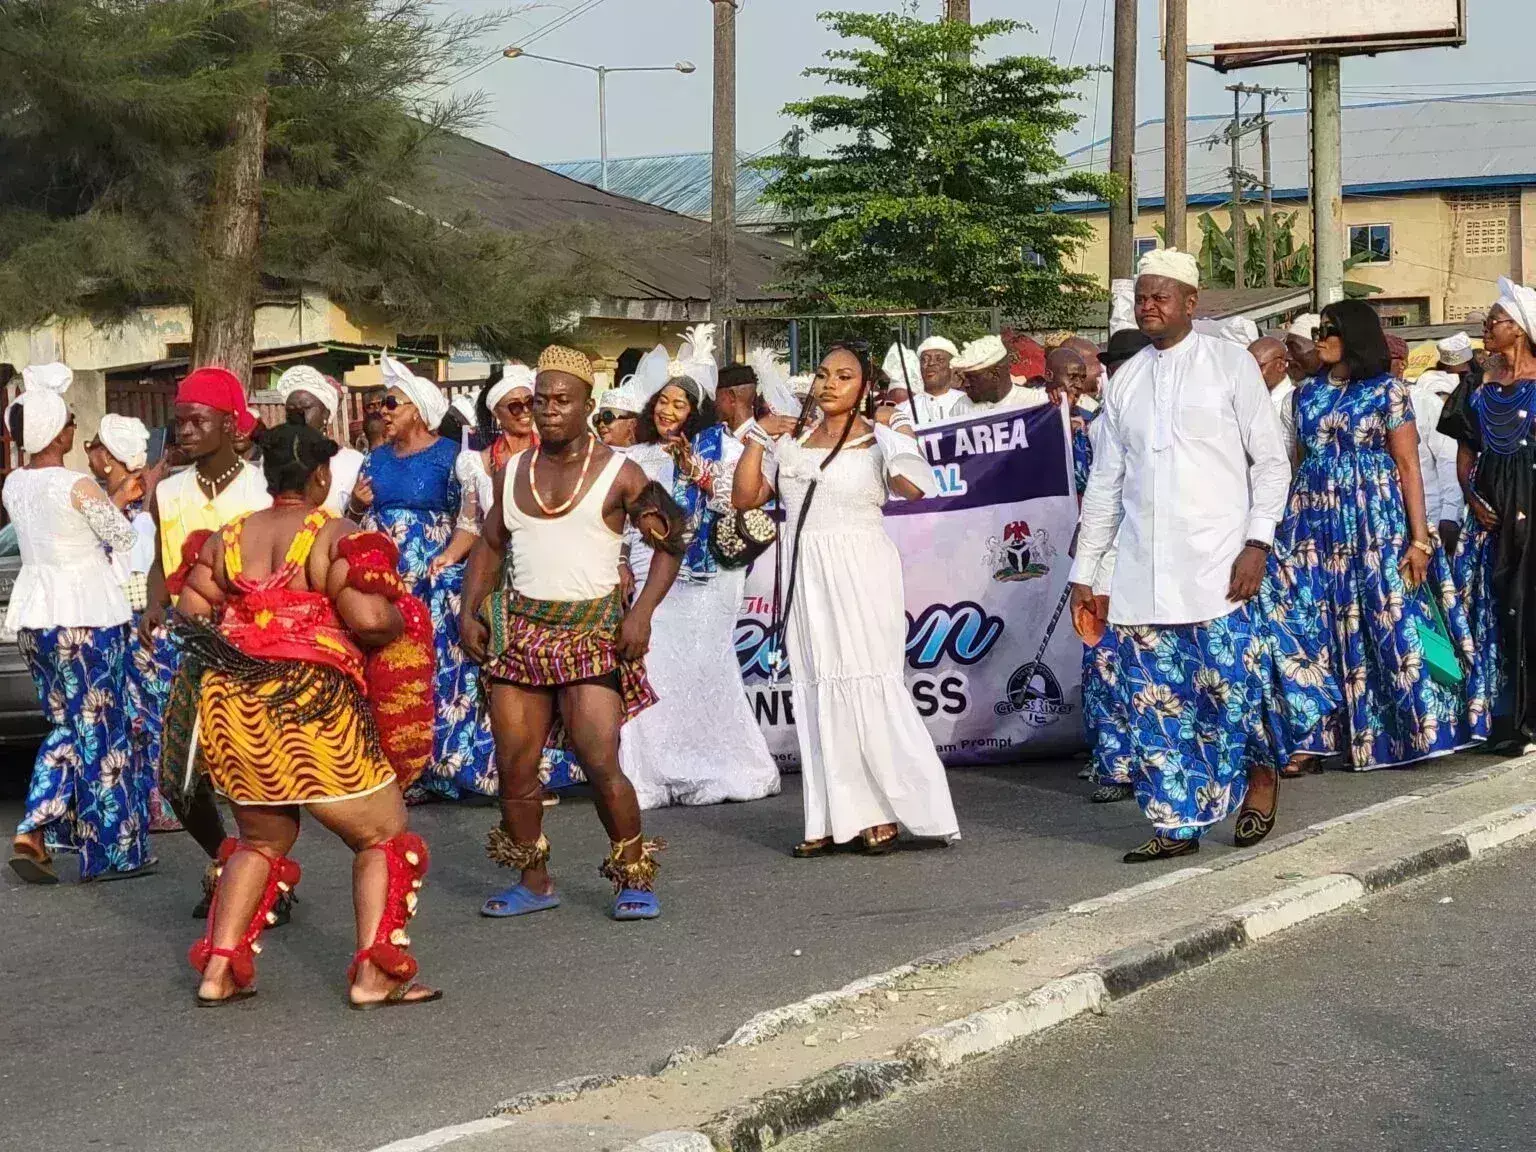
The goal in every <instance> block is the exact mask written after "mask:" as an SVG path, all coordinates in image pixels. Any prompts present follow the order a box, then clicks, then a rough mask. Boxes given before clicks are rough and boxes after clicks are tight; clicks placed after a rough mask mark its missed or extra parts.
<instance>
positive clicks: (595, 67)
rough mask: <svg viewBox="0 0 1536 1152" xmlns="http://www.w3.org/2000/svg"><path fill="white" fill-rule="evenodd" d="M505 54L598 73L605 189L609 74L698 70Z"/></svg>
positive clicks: (685, 65)
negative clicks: (604, 63)
mask: <svg viewBox="0 0 1536 1152" xmlns="http://www.w3.org/2000/svg"><path fill="white" fill-rule="evenodd" d="M501 54H502V55H503V56H505V57H506V58H507V59H508V60H517V59H519V58H522V57H526V58H527V59H529V60H542V61H544V63H546V64H563V65H565V67H567V68H580V69H581V70H582V71H583V72H596V73H597V133H598V148H599V149H600V153H599V154H600V155H601V157H602V175H601V176H600V177H599V180H600V181H601V183H600V185H599V186H600V187H601V188H602V190H603V191H604V192H606V191H608V76H609V74H610V73H612V72H681V73H682V74H683V75H684V76H687V75H689V74H690V73H692V72H696V71H697V69H696V68H695V67H694V65H693V62H692V61H689V60H679V61H678V62H677V63H676V64H654V65H642V66H638V67H624V68H609V67H607V66H605V65H602V64H583V63H581V61H579V60H561V59H560V58H559V57H557V56H540V55H538V54H537V53H535V52H524V51H523V50H522V49H521V48H517V47H512V48H503V49H502V52H501Z"/></svg>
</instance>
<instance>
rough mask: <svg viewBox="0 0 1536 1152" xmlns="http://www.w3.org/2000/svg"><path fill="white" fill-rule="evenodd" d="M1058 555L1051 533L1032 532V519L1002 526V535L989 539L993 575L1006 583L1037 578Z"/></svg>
mask: <svg viewBox="0 0 1536 1152" xmlns="http://www.w3.org/2000/svg"><path fill="white" fill-rule="evenodd" d="M1055 556H1056V547H1055V545H1053V544H1052V543H1051V537H1050V533H1048V532H1046V531H1045V529H1043V528H1042V529H1040V531H1038V532H1032V531H1030V528H1029V522H1028V521H1025V520H1015V521H1013V522H1012V523H1011V524H1009V525H1008V526H1007V527H1005V528H1004V529H1003V538H1002V539H1001V540H999V539H998V538H997V537H996V536H993V537H991V538H989V539H988V540H987V563H988V566H989V567H990V568H991V569H992V579H994V580H999V581H1002V582H1004V583H1011V582H1013V581H1016V580H1038V579H1039V578H1040V577H1042V576H1044V575H1045V574H1046V573H1047V572H1049V571H1050V570H1051V566H1050V563H1049V561H1050V560H1052V559H1054V558H1055Z"/></svg>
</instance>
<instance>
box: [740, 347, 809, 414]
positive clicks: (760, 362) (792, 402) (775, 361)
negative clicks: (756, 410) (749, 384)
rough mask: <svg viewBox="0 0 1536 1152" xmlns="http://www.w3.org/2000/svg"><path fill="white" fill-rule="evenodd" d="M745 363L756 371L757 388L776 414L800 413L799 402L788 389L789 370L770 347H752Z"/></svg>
mask: <svg viewBox="0 0 1536 1152" xmlns="http://www.w3.org/2000/svg"><path fill="white" fill-rule="evenodd" d="M747 363H748V364H750V365H751V366H752V370H753V371H754V372H756V373H757V390H758V394H759V395H760V396H762V398H763V400H764V401H765V402H766V403H767V405H768V407H769V408H770V409H772V410H773V413H774V414H775V415H776V416H789V417H791V418H793V417H796V416H799V415H800V403H799V401H797V400H796V399H795V394H794V393H793V392H791V391H790V389H789V372H788V371H787V370H786V368H787V366H786V365H785V364H784V362H783V361H782V360H780V359H779V358H778V357H777V356H775V355H774V354H773V350H772V349H770V348H754V349H752V351H750V352H748V353H747Z"/></svg>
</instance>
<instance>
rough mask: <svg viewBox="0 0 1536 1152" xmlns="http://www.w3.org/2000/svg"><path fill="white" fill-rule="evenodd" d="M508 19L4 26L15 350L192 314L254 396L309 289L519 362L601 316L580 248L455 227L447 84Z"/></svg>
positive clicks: (3, 267)
mask: <svg viewBox="0 0 1536 1152" xmlns="http://www.w3.org/2000/svg"><path fill="white" fill-rule="evenodd" d="M501 18H502V14H500V13H498V14H494V15H489V16H487V15H480V16H462V15H460V16H454V15H442V14H440V13H439V12H438V11H437V9H436V6H435V4H434V2H433V0H29V2H28V3H15V4H12V3H0V328H17V327H27V326H32V325H36V324H40V323H45V322H47V321H48V320H50V319H51V318H53V317H64V318H72V317H81V316H83V317H88V318H91V319H93V320H96V321H98V322H111V321H113V320H117V319H120V318H122V317H124V316H126V315H127V314H129V313H131V312H132V311H133V310H134V309H136V308H139V307H141V306H143V305H145V304H151V303H160V304H164V303H178V304H185V305H188V306H190V309H191V313H192V319H193V328H194V333H193V351H192V358H193V362H194V364H204V363H221V364H224V365H226V366H228V367H230V368H231V369H232V370H234V371H236V372H237V373H238V374H240V375H241V376H242V377H245V378H249V371H250V364H251V357H252V344H253V340H254V317H255V308H256V304H257V302H258V300H260V299H265V298H269V297H272V296H274V295H277V296H279V297H280V298H283V299H288V300H292V299H295V297H296V292H297V289H298V288H300V287H306V288H311V289H316V290H319V291H321V292H323V293H325V294H326V295H327V296H328V297H329V298H330V299H332V300H334V301H335V302H336V303H338V304H341V305H343V306H348V307H364V308H366V309H369V310H372V311H373V312H374V313H375V314H379V315H382V316H384V317H386V318H388V319H389V320H391V321H393V322H394V323H395V325H396V326H397V328H398V329H400V330H403V331H413V332H435V333H440V334H442V335H444V336H447V337H450V338H453V339H462V340H470V341H474V342H476V343H478V344H479V345H481V346H482V347H484V348H486V349H488V350H493V351H497V352H503V353H519V352H521V353H524V354H526V352H527V351H528V349H529V347H530V346H531V345H533V344H535V343H537V342H538V340H540V339H541V338H542V337H543V336H544V335H545V333H546V332H547V331H548V330H549V329H550V328H551V327H553V326H556V325H557V324H558V323H560V322H561V320H562V318H563V317H565V316H567V315H568V314H569V313H570V310H571V308H572V306H573V305H575V304H576V303H577V302H579V301H580V300H582V299H584V298H586V297H589V296H590V295H592V285H591V284H590V283H588V282H586V277H587V273H586V272H585V268H586V267H587V266H588V265H587V263H586V261H585V258H584V257H582V256H581V255H580V245H579V244H574V245H573V244H572V243H570V242H569V239H570V238H569V237H550V236H531V235H527V234H511V233H506V232H500V231H495V230H492V229H490V228H489V227H487V226H485V225H484V224H483V223H482V222H481V221H480V220H479V219H478V218H477V217H476V216H474V215H473V214H472V213H470V212H468V211H465V210H464V209H463V208H462V207H454V206H453V205H454V204H455V203H456V202H457V203H462V200H456V197H455V196H454V194H453V192H454V190H453V189H451V188H445V187H443V186H442V185H441V183H440V181H439V180H438V179H437V178H436V175H435V173H434V169H433V159H434V154H435V152H436V150H437V149H438V148H440V147H442V146H444V145H445V144H451V143H452V138H451V134H452V133H454V132H455V131H460V130H463V129H464V128H465V127H467V126H468V125H470V124H472V123H473V121H474V120H475V118H476V116H477V114H478V110H479V104H478V101H477V100H476V99H473V98H469V99H466V98H459V97H448V96H445V95H444V94H443V92H444V89H445V85H444V83H443V81H444V78H445V77H448V76H451V75H452V74H453V72H454V70H455V69H457V68H462V67H464V66H465V65H466V63H468V62H469V61H471V60H472V59H473V58H474V55H475V54H476V53H477V52H483V45H482V44H481V43H480V41H481V39H482V37H483V36H484V35H485V34H486V33H488V32H489V31H491V30H493V29H494V27H495V26H496V24H497V23H498V22H499V21H500V19H501Z"/></svg>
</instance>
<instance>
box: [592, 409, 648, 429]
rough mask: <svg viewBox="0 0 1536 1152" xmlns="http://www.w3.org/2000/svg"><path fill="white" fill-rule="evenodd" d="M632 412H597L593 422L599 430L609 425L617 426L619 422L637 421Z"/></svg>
mask: <svg viewBox="0 0 1536 1152" xmlns="http://www.w3.org/2000/svg"><path fill="white" fill-rule="evenodd" d="M638 419H639V417H638V416H636V415H635V413H633V412H599V413H598V414H597V418H596V419H595V420H594V421H593V423H594V424H596V425H597V426H598V427H599V428H607V427H608V426H609V425H610V424H617V423H618V422H619V421H620V420H638Z"/></svg>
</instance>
